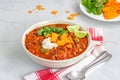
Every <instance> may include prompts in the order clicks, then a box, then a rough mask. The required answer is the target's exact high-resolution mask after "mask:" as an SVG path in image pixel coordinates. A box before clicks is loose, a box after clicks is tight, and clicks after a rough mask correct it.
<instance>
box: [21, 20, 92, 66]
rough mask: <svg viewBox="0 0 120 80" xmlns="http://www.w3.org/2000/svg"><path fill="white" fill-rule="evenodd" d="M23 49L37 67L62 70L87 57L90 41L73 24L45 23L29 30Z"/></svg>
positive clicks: (86, 35)
mask: <svg viewBox="0 0 120 80" xmlns="http://www.w3.org/2000/svg"><path fill="white" fill-rule="evenodd" d="M22 45H23V48H24V49H25V51H26V52H27V54H28V55H29V57H30V58H32V59H33V60H34V61H35V62H37V63H38V64H40V65H42V66H46V67H51V68H62V67H67V66H70V65H72V64H75V63H77V62H78V61H80V60H81V59H83V58H84V57H85V56H86V55H87V54H88V53H87V52H88V51H89V50H90V47H91V38H90V35H89V33H88V32H87V31H86V30H85V29H84V28H83V27H81V26H79V25H77V24H75V23H72V22H69V21H64V20H48V21H43V22H39V23H36V24H34V25H32V26H31V27H29V28H28V29H27V30H26V31H25V32H24V34H23V37H22Z"/></svg>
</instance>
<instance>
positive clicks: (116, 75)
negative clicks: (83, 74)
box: [0, 0, 120, 80]
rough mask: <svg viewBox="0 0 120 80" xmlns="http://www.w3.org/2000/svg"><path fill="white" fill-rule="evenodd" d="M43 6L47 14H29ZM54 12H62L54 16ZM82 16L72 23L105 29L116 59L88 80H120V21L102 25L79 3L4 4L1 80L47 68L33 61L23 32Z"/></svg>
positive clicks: (0, 3) (0, 7)
mask: <svg viewBox="0 0 120 80" xmlns="http://www.w3.org/2000/svg"><path fill="white" fill-rule="evenodd" d="M38 4H42V5H43V6H44V7H45V10H44V11H40V12H38V13H35V12H33V13H32V14H28V10H31V9H33V8H35V7H36V5H38ZM52 10H58V12H59V13H58V14H57V15H52V14H51V13H50V12H51V11H52ZM65 10H70V11H71V13H77V12H80V15H79V16H77V17H76V18H75V19H74V20H73V21H72V22H75V23H77V24H80V25H81V26H84V27H96V28H103V30H104V46H105V48H106V49H107V50H108V51H109V52H110V53H111V54H112V55H113V57H112V59H111V60H110V61H109V62H108V63H106V64H105V65H104V66H102V67H100V68H99V69H97V70H96V71H95V72H94V73H92V74H91V75H89V76H88V77H87V78H86V80H120V36H119V35H120V21H119V22H102V21H96V20H94V19H91V18H89V17H87V16H85V15H84V14H83V13H82V12H81V11H80V9H79V0H0V80H21V77H22V76H23V75H25V74H28V73H30V72H33V71H36V70H40V69H43V68H44V67H42V66H40V65H38V64H37V63H35V62H34V61H32V60H31V59H30V58H29V57H28V55H27V54H26V52H25V50H24V49H23V47H22V45H21V37H22V34H23V32H24V31H25V30H26V29H27V28H28V27H29V26H31V25H33V24H35V23H37V22H40V21H44V20H51V19H52V20H54V19H60V20H67V16H68V14H67V13H65Z"/></svg>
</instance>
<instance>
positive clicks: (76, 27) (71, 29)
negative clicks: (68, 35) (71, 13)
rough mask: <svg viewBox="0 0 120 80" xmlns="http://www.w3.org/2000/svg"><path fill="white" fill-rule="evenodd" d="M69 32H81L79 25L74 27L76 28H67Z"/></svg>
mask: <svg viewBox="0 0 120 80" xmlns="http://www.w3.org/2000/svg"><path fill="white" fill-rule="evenodd" d="M67 29H68V31H70V32H74V31H75V30H79V29H80V26H79V25H74V26H68V27H67Z"/></svg>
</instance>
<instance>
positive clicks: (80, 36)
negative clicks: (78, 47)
mask: <svg viewBox="0 0 120 80" xmlns="http://www.w3.org/2000/svg"><path fill="white" fill-rule="evenodd" d="M74 34H75V36H77V37H78V38H84V37H85V36H86V35H87V34H88V33H87V32H86V31H78V30H76V31H75V32H74Z"/></svg>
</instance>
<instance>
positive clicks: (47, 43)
mask: <svg viewBox="0 0 120 80" xmlns="http://www.w3.org/2000/svg"><path fill="white" fill-rule="evenodd" d="M42 47H43V48H45V49H52V48H53V47H58V45H57V44H56V43H51V41H50V38H46V39H44V40H43V42H42Z"/></svg>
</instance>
